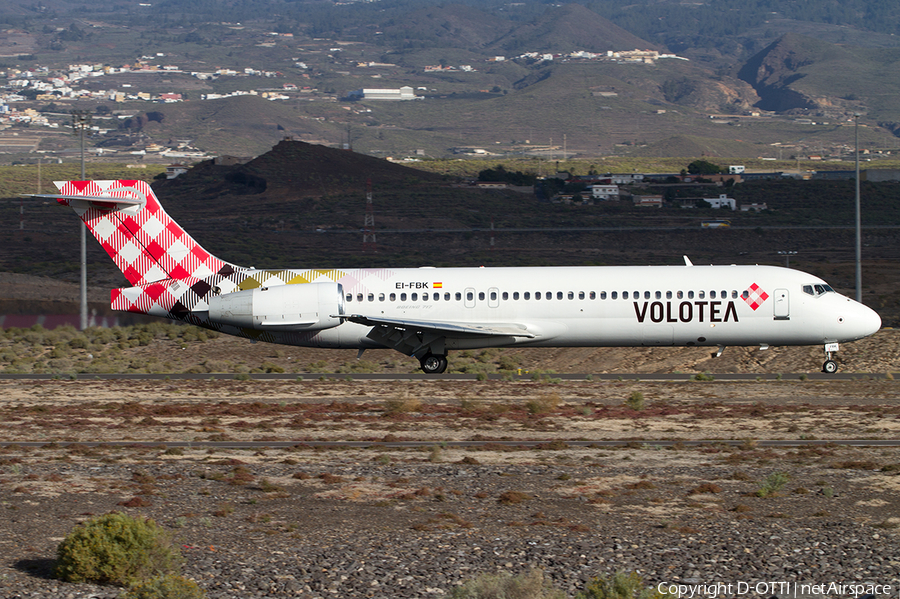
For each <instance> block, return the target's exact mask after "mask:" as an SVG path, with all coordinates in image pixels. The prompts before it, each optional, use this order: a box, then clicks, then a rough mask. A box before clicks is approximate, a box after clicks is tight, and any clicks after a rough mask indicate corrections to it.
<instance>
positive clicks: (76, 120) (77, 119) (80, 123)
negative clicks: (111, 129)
mask: <svg viewBox="0 0 900 599" xmlns="http://www.w3.org/2000/svg"><path fill="white" fill-rule="evenodd" d="M90 126H91V113H90V112H89V111H87V110H73V111H72V129H73V130H74V131H78V132H79V133H80V134H81V180H82V181H84V130H85V129H86V128H88V127H90ZM78 314H79V318H78V328H79V329H81V330H82V331H83V330H85V329H86V328H87V326H88V313H87V227H86V226H85V224H84V221H81V286H80V293H79V311H78Z"/></svg>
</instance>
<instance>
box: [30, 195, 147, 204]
mask: <svg viewBox="0 0 900 599" xmlns="http://www.w3.org/2000/svg"><path fill="white" fill-rule="evenodd" d="M22 197H25V198H40V199H44V200H81V201H83V202H94V203H97V204H126V205H128V206H141V205H142V204H146V203H147V201H146V200H134V199H132V198H114V197H112V196H76V195H59V194H55V195H54V194H48V193H42V194H35V193H26V194H22Z"/></svg>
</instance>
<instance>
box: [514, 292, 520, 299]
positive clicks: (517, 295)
mask: <svg viewBox="0 0 900 599" xmlns="http://www.w3.org/2000/svg"><path fill="white" fill-rule="evenodd" d="M513 299H514V300H517V299H519V292H518V291H513Z"/></svg>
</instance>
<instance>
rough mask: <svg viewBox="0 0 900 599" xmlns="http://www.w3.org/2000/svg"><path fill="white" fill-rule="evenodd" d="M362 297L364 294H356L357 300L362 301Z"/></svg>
mask: <svg viewBox="0 0 900 599" xmlns="http://www.w3.org/2000/svg"><path fill="white" fill-rule="evenodd" d="M362 297H363V296H362V293H357V294H356V301H358V302H361V301H362Z"/></svg>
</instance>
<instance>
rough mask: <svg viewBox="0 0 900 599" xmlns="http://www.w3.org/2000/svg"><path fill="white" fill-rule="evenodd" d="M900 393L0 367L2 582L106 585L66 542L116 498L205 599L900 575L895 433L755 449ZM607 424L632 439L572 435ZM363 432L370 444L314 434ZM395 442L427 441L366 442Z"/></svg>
mask: <svg viewBox="0 0 900 599" xmlns="http://www.w3.org/2000/svg"><path fill="white" fill-rule="evenodd" d="M898 395H900V387H898V386H897V383H896V382H895V381H893V380H890V379H883V378H882V379H878V380H875V379H871V378H868V377H861V378H859V379H856V380H845V381H826V382H814V381H808V380H807V381H801V380H798V379H795V380H791V381H787V380H782V381H750V382H720V381H712V382H701V381H690V382H681V383H671V382H666V383H656V382H632V381H628V382H620V381H587V380H585V381H574V382H571V381H563V382H560V383H553V382H546V381H545V382H532V381H527V382H526V381H520V382H510V381H499V380H491V381H440V380H426V381H357V382H354V381H347V380H338V379H328V380H318V379H313V380H310V379H306V380H288V381H254V380H248V381H244V380H194V381H183V380H170V381H97V380H87V379H84V378H80V379H78V380H43V381H33V380H16V381H12V380H3V381H0V397H2V401H0V505H2V507H3V508H4V510H5V517H4V518H3V519H2V520H0V554H2V555H3V558H2V560H0V592H5V594H2V593H0V596H3V597H10V598H12V597H25V596H27V597H31V598H38V599H51V598H56V597H62V596H66V597H72V598H73V599H75V598H83V599H87V598H88V597H103V598H109V599H112V598H113V597H115V596H116V594H117V593H118V590H116V589H110V588H103V587H95V586H93V585H72V584H66V583H60V582H59V581H57V580H54V579H53V578H52V577H51V576H50V570H51V567H52V564H53V557H54V555H55V547H56V545H57V544H58V543H59V541H60V540H61V539H62V538H63V537H64V536H65V534H66V533H67V532H68V531H69V530H71V528H72V527H73V526H74V525H75V524H77V523H78V522H80V521H83V520H85V519H87V518H89V517H91V516H93V515H99V514H102V513H106V512H109V511H126V512H128V513H131V514H133V515H141V516H145V517H150V518H153V519H154V520H156V521H157V522H159V523H161V524H162V525H163V526H164V527H166V528H167V529H168V530H170V531H172V533H173V534H174V535H175V536H176V538H177V540H178V543H179V544H180V546H181V547H182V552H183V554H184V555H185V566H184V572H185V573H186V575H188V576H189V577H191V578H193V579H194V580H196V581H197V582H198V583H200V585H201V586H202V587H203V588H205V589H206V590H207V591H208V593H209V596H210V598H211V599H220V598H221V599H226V598H228V599H238V598H241V599H244V598H247V597H303V598H306V599H312V598H325V597H372V598H382V599H388V598H390V599H395V598H404V597H410V598H412V597H439V596H444V595H446V594H448V593H449V592H450V590H451V589H452V588H453V587H454V586H455V585H457V584H460V583H462V582H463V581H465V580H467V579H469V578H471V577H473V576H474V575H476V574H477V573H479V572H485V571H498V570H504V571H513V572H524V571H527V570H529V569H530V568H534V567H539V568H541V569H543V570H544V572H545V573H546V574H547V575H548V576H550V578H551V580H552V581H553V584H554V585H555V586H557V587H559V588H562V589H563V590H564V591H566V593H567V594H568V595H569V596H573V595H574V594H575V592H577V590H578V589H580V588H583V585H584V584H585V582H586V581H587V580H588V579H589V578H591V577H592V576H597V575H600V574H602V573H604V572H609V571H614V570H616V569H626V570H637V571H639V572H641V574H642V576H644V578H645V580H646V581H647V582H648V583H652V584H657V583H658V582H665V581H679V580H684V581H688V582H690V581H693V582H698V583H715V582H720V581H724V582H732V583H734V582H743V581H748V580H793V581H807V582H810V583H828V582H829V581H835V580H836V581H842V582H848V581H850V582H852V581H861V582H862V581H870V582H872V581H874V582H876V583H879V584H897V583H900V562H898V561H896V555H897V554H898V553H897V552H898V549H900V547H898V544H897V540H898V537H897V534H898V532H897V531H898V526H900V478H898V476H897V473H898V472H900V449H898V448H895V447H849V446H841V445H834V444H826V445H819V446H806V447H787V448H772V447H764V446H762V445H760V444H759V443H758V441H759V440H765V439H797V440H804V439H805V440H812V439H820V440H825V439H831V440H837V439H855V438H863V439H896V438H897V437H898V431H900V404H898V401H897V400H898ZM638 408H640V409H638ZM606 439H616V440H630V441H631V442H630V443H628V445H627V446H624V447H620V448H604V447H599V446H587V447H578V446H575V445H572V444H571V443H570V442H571V441H574V440H585V441H599V440H606ZM661 439H666V440H674V441H677V440H697V439H706V440H709V442H708V443H705V444H703V445H701V446H699V447H693V446H681V445H678V444H676V445H674V446H672V447H670V448H664V447H661V446H657V445H654V443H653V441H655V440H661ZM351 440H354V441H359V440H362V441H367V442H372V445H369V446H367V447H358V448H349V447H331V448H322V447H319V448H316V447H313V446H312V445H310V443H311V442H314V441H351ZM403 440H415V441H420V442H421V445H420V446H418V447H409V448H402V447H394V448H388V447H384V446H380V445H378V444H377V443H374V442H376V441H403ZM454 440H461V441H462V440H464V441H472V442H474V445H473V446H471V447H467V448H459V447H452V446H444V445H443V444H442V442H444V441H454ZM498 440H505V441H517V440H531V441H542V443H541V444H540V445H539V446H538V447H534V448H524V447H522V446H516V445H515V444H513V446H512V447H510V446H502V445H500V444H498V443H496V441H498ZM716 440H737V441H740V443H738V444H737V445H733V446H726V445H724V444H721V443H717V442H716ZM33 441H40V442H45V443H47V444H46V445H44V446H42V447H30V446H27V445H24V443H25V442H33ZM65 441H68V442H73V443H74V444H73V445H60V444H58V443H61V442H65ZM95 441H100V442H103V441H125V442H127V445H125V446H101V447H92V446H88V445H87V444H86V443H88V442H95ZM221 441H256V442H260V443H263V444H264V445H265V443H273V444H274V443H275V442H285V441H286V442H288V446H287V447H283V448H274V447H267V446H264V447H256V448H248V449H226V448H216V447H211V446H209V445H206V442H221ZM175 442H180V443H182V444H184V445H178V446H176V445H174V443H175ZM773 539H778V540H777V541H774V542H773ZM673 548H677V551H674V550H673ZM817 596H820V597H821V596H833V597H838V596H840V595H839V594H831V595H827V594H820V595H817Z"/></svg>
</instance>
